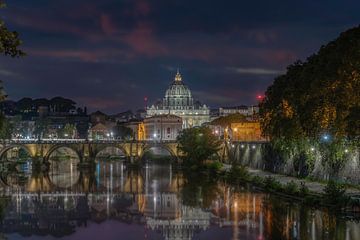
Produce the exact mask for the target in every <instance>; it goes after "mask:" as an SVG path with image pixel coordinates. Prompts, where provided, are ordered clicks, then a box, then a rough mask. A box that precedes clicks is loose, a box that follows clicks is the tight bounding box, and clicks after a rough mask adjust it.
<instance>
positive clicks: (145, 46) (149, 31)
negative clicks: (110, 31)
mask: <svg viewBox="0 0 360 240" xmlns="http://www.w3.org/2000/svg"><path fill="white" fill-rule="evenodd" d="M121 40H122V41H123V42H125V43H126V44H128V45H129V46H131V47H132V49H133V50H134V51H135V52H136V53H138V54H144V55H147V56H160V55H167V54H168V50H167V49H166V46H165V45H163V44H162V43H160V41H159V40H158V39H157V38H156V36H155V34H154V30H153V28H152V26H151V25H150V24H148V23H146V22H140V23H138V25H137V27H136V28H135V29H134V30H132V31H131V32H129V33H127V34H125V35H124V36H122V37H121Z"/></svg>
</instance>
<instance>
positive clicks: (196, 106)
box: [146, 70, 210, 128]
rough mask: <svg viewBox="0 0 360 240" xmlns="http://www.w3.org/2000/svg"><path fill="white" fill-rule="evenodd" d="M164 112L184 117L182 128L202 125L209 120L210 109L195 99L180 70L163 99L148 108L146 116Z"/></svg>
mask: <svg viewBox="0 0 360 240" xmlns="http://www.w3.org/2000/svg"><path fill="white" fill-rule="evenodd" d="M162 114H171V115H175V116H178V117H181V119H182V124H183V126H182V128H189V127H194V126H201V125H202V124H204V123H206V122H209V120H210V115H209V114H210V110H209V108H208V107H207V106H206V105H205V104H201V103H200V102H199V101H195V100H194V99H193V96H192V94H191V91H190V89H189V88H188V86H186V85H185V84H184V82H183V80H182V77H181V74H180V72H179V70H178V71H177V73H176V75H175V79H174V80H173V81H172V82H171V84H170V86H169V88H168V89H167V90H166V92H165V97H164V98H163V99H162V101H161V100H160V101H158V102H156V104H153V105H152V106H150V107H148V108H147V110H146V116H147V117H152V116H156V115H162Z"/></svg>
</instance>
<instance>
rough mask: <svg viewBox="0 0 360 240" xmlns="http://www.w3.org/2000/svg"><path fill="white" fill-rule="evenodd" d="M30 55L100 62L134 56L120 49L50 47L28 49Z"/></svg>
mask: <svg viewBox="0 0 360 240" xmlns="http://www.w3.org/2000/svg"><path fill="white" fill-rule="evenodd" d="M26 53H27V54H28V55H29V56H39V57H52V58H73V59H80V60H82V61H87V62H98V61H103V60H107V59H108V58H111V57H118V56H121V59H122V60H123V61H124V60H131V59H132V58H133V56H132V55H131V54H129V53H128V52H126V51H122V50H119V49H99V50H73V49H63V50H49V49H26Z"/></svg>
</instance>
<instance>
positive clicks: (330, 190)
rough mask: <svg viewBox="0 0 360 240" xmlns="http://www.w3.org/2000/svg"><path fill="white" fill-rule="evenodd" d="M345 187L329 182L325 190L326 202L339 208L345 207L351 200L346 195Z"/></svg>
mask: <svg viewBox="0 0 360 240" xmlns="http://www.w3.org/2000/svg"><path fill="white" fill-rule="evenodd" d="M345 191H346V189H345V187H344V185H341V184H338V183H336V182H334V181H332V180H331V181H329V182H328V183H327V185H326V187H325V188H324V193H323V197H324V201H325V203H327V204H331V205H335V206H337V207H341V206H344V205H346V204H347V203H348V201H349V198H348V197H347V196H346V195H345Z"/></svg>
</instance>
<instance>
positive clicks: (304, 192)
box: [299, 182, 310, 197]
mask: <svg viewBox="0 0 360 240" xmlns="http://www.w3.org/2000/svg"><path fill="white" fill-rule="evenodd" d="M299 193H300V196H302V197H306V196H308V195H309V193H310V190H309V188H308V187H307V186H306V185H305V182H301V186H300V191H299Z"/></svg>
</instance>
